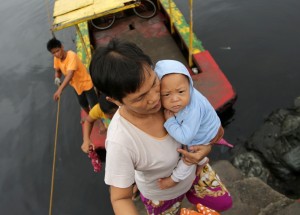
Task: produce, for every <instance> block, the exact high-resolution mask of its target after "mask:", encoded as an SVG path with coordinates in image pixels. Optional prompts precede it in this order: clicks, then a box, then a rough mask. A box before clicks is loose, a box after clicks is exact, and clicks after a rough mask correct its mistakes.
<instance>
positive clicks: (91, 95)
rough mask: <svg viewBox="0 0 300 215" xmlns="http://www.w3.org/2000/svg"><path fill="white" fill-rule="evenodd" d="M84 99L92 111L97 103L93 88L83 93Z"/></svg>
mask: <svg viewBox="0 0 300 215" xmlns="http://www.w3.org/2000/svg"><path fill="white" fill-rule="evenodd" d="M84 93H85V96H86V99H87V101H88V104H89V105H90V108H91V109H92V108H93V107H94V106H95V105H96V104H97V103H98V98H97V95H96V92H95V90H94V87H92V88H91V89H90V90H87V91H84Z"/></svg>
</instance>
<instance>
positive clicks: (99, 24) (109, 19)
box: [91, 14, 116, 30]
mask: <svg viewBox="0 0 300 215" xmlns="http://www.w3.org/2000/svg"><path fill="white" fill-rule="evenodd" d="M115 20H116V16H115V14H109V15H106V16H102V17H99V18H96V19H93V20H91V24H92V26H93V27H94V28H96V29H98V30H105V29H108V28H110V27H111V26H112V25H113V24H114V22H115Z"/></svg>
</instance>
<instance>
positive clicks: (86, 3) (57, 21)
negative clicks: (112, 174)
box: [52, 0, 140, 31]
mask: <svg viewBox="0 0 300 215" xmlns="http://www.w3.org/2000/svg"><path fill="white" fill-rule="evenodd" d="M139 4H140V3H139V1H138V0H130V1H129V0H76V1H74V0H55V3H54V9H53V25H52V30H53V31H58V30H61V29H64V28H67V27H70V26H73V25H77V24H79V23H82V22H85V21H88V20H92V19H95V18H98V17H101V16H105V15H108V14H112V13H117V12H119V11H123V10H127V9H129V8H133V7H136V6H138V5H139Z"/></svg>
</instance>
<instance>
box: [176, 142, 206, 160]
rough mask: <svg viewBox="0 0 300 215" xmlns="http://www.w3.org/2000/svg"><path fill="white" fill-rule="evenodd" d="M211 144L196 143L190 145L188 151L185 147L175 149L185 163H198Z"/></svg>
mask: <svg viewBox="0 0 300 215" xmlns="http://www.w3.org/2000/svg"><path fill="white" fill-rule="evenodd" d="M211 147H212V145H211V144H209V145H198V146H190V147H189V149H190V152H188V151H187V150H186V149H177V151H178V152H179V153H181V154H182V155H183V157H182V159H183V160H184V162H185V163H187V164H190V165H191V164H198V163H199V162H200V161H201V160H202V159H203V158H204V157H206V156H207V155H208V154H209V153H210V151H211Z"/></svg>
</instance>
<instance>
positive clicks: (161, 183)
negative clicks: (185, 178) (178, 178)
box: [157, 176, 177, 190]
mask: <svg viewBox="0 0 300 215" xmlns="http://www.w3.org/2000/svg"><path fill="white" fill-rule="evenodd" d="M176 184H177V182H175V181H173V179H172V178H171V176H170V177H167V178H160V179H158V180H157V185H158V187H159V189H161V190H165V189H169V188H171V187H174V186H175V185H176Z"/></svg>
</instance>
